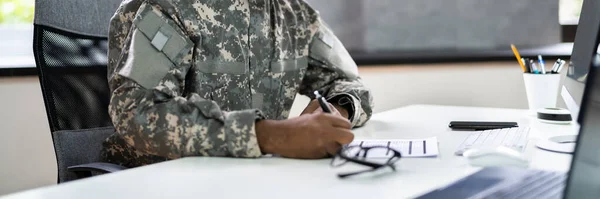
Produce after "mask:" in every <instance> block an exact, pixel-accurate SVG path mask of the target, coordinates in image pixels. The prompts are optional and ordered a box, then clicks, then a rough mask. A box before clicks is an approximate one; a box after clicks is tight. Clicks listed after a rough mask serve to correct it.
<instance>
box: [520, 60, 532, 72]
mask: <svg viewBox="0 0 600 199" xmlns="http://www.w3.org/2000/svg"><path fill="white" fill-rule="evenodd" d="M521 61H522V62H523V63H527V60H526V59H525V58H521ZM525 72H526V73H531V68H529V64H525Z"/></svg>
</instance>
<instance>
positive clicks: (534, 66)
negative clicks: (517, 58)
mask: <svg viewBox="0 0 600 199" xmlns="http://www.w3.org/2000/svg"><path fill="white" fill-rule="evenodd" d="M529 64H531V68H532V70H533V74H539V73H540V72H539V71H538V68H537V66H536V65H535V61H533V60H529Z"/></svg>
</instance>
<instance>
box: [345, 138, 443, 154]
mask: <svg viewBox="0 0 600 199" xmlns="http://www.w3.org/2000/svg"><path fill="white" fill-rule="evenodd" d="M348 146H363V147H369V146H384V147H390V148H392V149H395V150H397V151H399V152H400V154H401V155H402V157H437V155H438V154H439V151H438V141H437V138H436V137H431V138H426V139H387V140H361V139H355V140H354V141H353V142H351V143H350V144H348ZM382 157H387V155H386V153H385V150H384V151H383V152H382V151H381V150H377V151H375V152H374V153H372V152H369V154H368V157H367V158H382Z"/></svg>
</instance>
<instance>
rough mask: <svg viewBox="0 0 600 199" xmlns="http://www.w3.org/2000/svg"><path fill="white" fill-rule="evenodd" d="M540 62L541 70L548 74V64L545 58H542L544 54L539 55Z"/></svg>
mask: <svg viewBox="0 0 600 199" xmlns="http://www.w3.org/2000/svg"><path fill="white" fill-rule="evenodd" d="M538 63H539V64H540V70H541V71H542V74H546V65H545V64H544V59H542V55H538Z"/></svg>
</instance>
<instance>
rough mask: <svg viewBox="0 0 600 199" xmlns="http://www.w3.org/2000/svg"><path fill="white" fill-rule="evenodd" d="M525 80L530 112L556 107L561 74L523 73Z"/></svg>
mask: <svg viewBox="0 0 600 199" xmlns="http://www.w3.org/2000/svg"><path fill="white" fill-rule="evenodd" d="M523 80H524V82H525V92H526V93H527V103H528V104H529V110H530V111H532V112H536V111H537V110H538V109H540V108H555V107H556V98H558V87H559V84H560V74H531V73H523Z"/></svg>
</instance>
